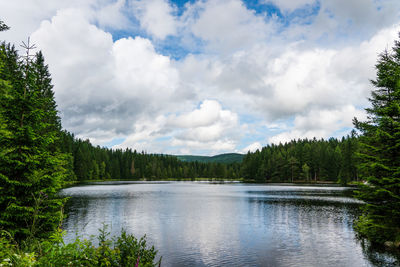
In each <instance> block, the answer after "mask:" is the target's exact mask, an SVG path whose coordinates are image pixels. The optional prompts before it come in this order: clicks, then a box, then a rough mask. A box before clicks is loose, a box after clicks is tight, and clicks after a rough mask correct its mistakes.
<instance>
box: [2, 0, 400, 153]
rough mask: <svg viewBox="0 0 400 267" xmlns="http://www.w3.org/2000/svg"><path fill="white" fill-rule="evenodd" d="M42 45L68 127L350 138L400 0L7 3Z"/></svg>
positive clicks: (158, 139) (133, 143)
mask: <svg viewBox="0 0 400 267" xmlns="http://www.w3.org/2000/svg"><path fill="white" fill-rule="evenodd" d="M0 20H3V21H5V22H6V23H7V24H8V25H9V26H10V27H11V30H9V31H7V32H2V33H0V40H7V41H9V42H13V43H16V44H20V43H21V41H23V40H26V39H27V37H28V36H30V37H31V39H32V40H33V42H34V43H35V44H36V45H37V46H38V47H39V48H40V49H41V50H42V51H43V53H44V56H45V58H46V61H47V63H48V64H49V68H50V71H51V73H52V77H53V83H54V90H55V95H56V101H57V103H58V108H59V111H60V115H61V118H62V123H63V127H64V128H65V129H67V130H69V131H71V132H73V133H75V134H76V136H78V137H81V138H84V139H86V138H89V139H90V140H91V142H92V143H94V144H96V145H102V146H108V147H114V148H125V147H131V148H134V149H137V150H139V151H141V150H145V151H147V152H149V153H168V154H202V155H214V154H219V153H225V152H246V151H248V150H254V149H257V148H259V147H261V146H264V145H267V144H269V143H277V142H285V141H289V140H291V139H297V138H305V137H308V138H312V137H317V138H329V137H341V136H343V135H346V134H348V133H349V132H350V130H351V129H352V122H351V121H352V118H353V117H355V116H356V117H358V118H361V119H362V118H363V117H365V114H364V111H363V110H364V108H365V107H367V106H368V100H367V98H368V96H369V93H370V91H371V89H372V87H371V85H370V83H369V79H373V78H374V77H375V71H374V65H375V63H376V59H377V55H378V54H379V53H380V52H382V51H383V50H384V49H385V48H390V47H391V46H392V44H393V41H394V40H395V39H396V38H397V33H398V32H399V31H400V1H399V0H249V1H240V0H209V1H201V0H198V1H196V0H173V1H168V0H69V1H63V0H34V1H32V0H12V1H10V0H0Z"/></svg>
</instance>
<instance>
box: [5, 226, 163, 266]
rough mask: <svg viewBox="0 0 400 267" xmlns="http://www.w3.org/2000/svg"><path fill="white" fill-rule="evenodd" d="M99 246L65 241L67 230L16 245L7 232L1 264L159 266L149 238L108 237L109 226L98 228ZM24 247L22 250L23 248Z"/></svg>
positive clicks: (89, 242) (81, 241) (131, 236)
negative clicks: (149, 244)
mask: <svg viewBox="0 0 400 267" xmlns="http://www.w3.org/2000/svg"><path fill="white" fill-rule="evenodd" d="M99 232H100V233H99V235H98V237H97V239H98V244H99V245H98V246H95V245H94V244H93V242H92V240H86V239H83V240H81V239H80V238H76V239H75V241H74V242H72V243H68V244H65V243H64V240H63V236H64V232H63V231H61V230H58V231H57V232H55V233H53V234H52V235H51V236H50V238H49V239H47V240H41V241H39V240H36V239H35V240H25V241H24V242H23V243H21V245H20V246H19V245H18V244H14V243H13V240H12V239H11V238H9V237H7V236H6V235H2V236H0V266H52V267H58V266H88V267H90V266H135V267H136V266H146V267H147V266H149V267H150V266H160V265H161V258H160V259H159V261H157V262H156V261H155V257H156V254H157V251H156V250H155V249H154V247H151V248H147V243H146V237H145V236H144V237H142V238H140V239H139V240H138V239H137V238H136V237H134V236H133V235H130V234H127V233H126V231H124V230H122V232H121V235H120V236H119V237H116V238H112V239H109V238H108V236H109V233H108V232H107V226H104V227H103V229H100V230H99ZM20 247H22V249H21V248H20Z"/></svg>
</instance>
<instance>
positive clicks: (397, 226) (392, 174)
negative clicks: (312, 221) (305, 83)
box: [354, 41, 400, 243]
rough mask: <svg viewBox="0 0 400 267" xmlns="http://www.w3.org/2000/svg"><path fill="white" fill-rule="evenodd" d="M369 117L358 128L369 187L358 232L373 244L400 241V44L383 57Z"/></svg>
mask: <svg viewBox="0 0 400 267" xmlns="http://www.w3.org/2000/svg"><path fill="white" fill-rule="evenodd" d="M376 70H377V75H376V80H374V81H372V84H373V86H374V87H375V89H374V90H373V91H372V94H371V98H370V99H369V100H370V102H371V104H372V107H370V108H367V109H366V111H367V113H368V118H367V120H366V121H363V122H360V121H358V120H357V119H354V125H355V127H356V128H357V129H358V130H359V131H360V132H361V133H362V135H361V136H360V138H359V143H360V153H359V157H360V160H361V164H360V171H361V175H362V178H363V180H365V181H366V184H364V185H363V186H362V189H361V190H360V191H359V194H358V197H359V198H360V199H362V200H363V201H365V203H366V204H365V206H364V208H363V209H364V210H363V211H364V214H363V216H361V217H360V218H359V221H358V224H357V229H358V231H359V233H360V234H361V235H363V236H365V237H367V238H369V239H370V240H371V241H373V242H378V243H383V242H385V241H388V240H391V241H400V42H399V41H396V42H395V45H394V47H393V49H392V50H390V51H388V50H386V51H384V52H383V53H382V54H380V56H379V59H378V63H377V65H376Z"/></svg>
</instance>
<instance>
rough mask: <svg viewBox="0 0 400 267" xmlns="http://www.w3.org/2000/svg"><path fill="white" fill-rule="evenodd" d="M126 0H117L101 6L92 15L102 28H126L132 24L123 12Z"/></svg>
mask: <svg viewBox="0 0 400 267" xmlns="http://www.w3.org/2000/svg"><path fill="white" fill-rule="evenodd" d="M125 5H126V0H117V1H116V2H111V3H109V4H106V5H105V6H101V7H100V8H99V10H98V11H96V12H94V16H95V18H96V20H97V22H98V23H99V25H100V27H102V28H112V29H126V28H129V26H130V25H131V24H132V23H131V22H130V21H129V19H128V18H127V17H126V16H125V14H124V12H123V11H124V8H125Z"/></svg>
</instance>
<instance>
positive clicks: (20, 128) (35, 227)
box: [0, 43, 67, 239]
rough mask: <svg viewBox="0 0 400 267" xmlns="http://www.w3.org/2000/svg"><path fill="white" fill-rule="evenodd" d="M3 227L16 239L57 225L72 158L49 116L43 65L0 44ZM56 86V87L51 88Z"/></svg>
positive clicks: (54, 115)
mask: <svg viewBox="0 0 400 267" xmlns="http://www.w3.org/2000/svg"><path fill="white" fill-rule="evenodd" d="M0 51H1V52H0V66H2V68H1V69H0V80H7V81H8V83H7V84H8V85H9V86H4V85H3V86H1V95H0V118H2V120H6V121H5V124H3V126H2V131H1V136H0V151H1V155H0V187H1V190H2V191H1V193H0V210H1V213H0V227H1V228H2V229H4V230H7V231H8V232H10V233H11V234H12V235H14V237H15V238H16V239H21V238H25V237H28V236H40V235H42V234H45V233H49V232H50V231H51V230H54V229H55V227H56V226H57V225H58V223H59V220H60V212H61V209H60V208H61V206H62V202H63V201H62V199H58V198H57V196H56V194H57V192H58V190H59V189H60V188H61V184H62V181H63V180H64V179H65V177H66V169H65V166H66V164H67V162H66V159H67V157H66V156H65V155H64V154H61V153H60V152H59V151H58V150H57V147H56V146H55V145H54V144H55V142H56V141H57V140H58V137H59V131H58V130H56V127H55V125H54V122H51V121H49V120H48V118H57V110H56V109H55V107H54V108H51V106H52V101H54V99H53V98H52V97H45V96H44V95H43V93H42V89H43V88H45V87H46V86H47V85H46V84H44V83H41V82H40V81H39V76H38V71H39V65H40V64H39V65H36V64H34V63H33V62H35V60H36V59H34V60H33V61H31V60H30V55H29V50H28V55H27V56H28V57H27V58H26V60H24V61H21V60H19V57H18V53H17V51H16V50H15V48H14V47H12V46H10V45H7V44H5V43H3V44H1V46H0ZM50 90H51V89H50Z"/></svg>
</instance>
